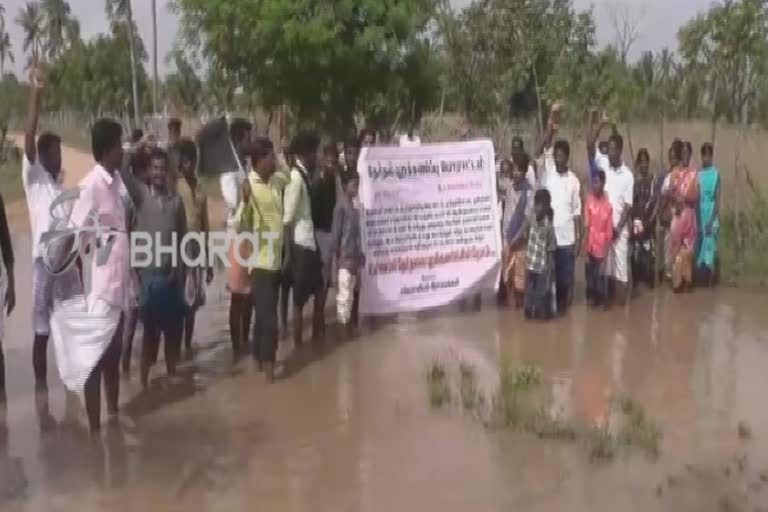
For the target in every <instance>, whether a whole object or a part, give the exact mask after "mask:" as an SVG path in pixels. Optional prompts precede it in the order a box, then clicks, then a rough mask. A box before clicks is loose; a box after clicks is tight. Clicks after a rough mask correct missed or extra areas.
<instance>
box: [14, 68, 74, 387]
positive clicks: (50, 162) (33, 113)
mask: <svg viewBox="0 0 768 512" xmlns="http://www.w3.org/2000/svg"><path fill="white" fill-rule="evenodd" d="M31 82H32V95H31V97H30V100H29V103H30V105H29V118H28V119H27V129H26V133H25V135H24V162H23V165H22V169H21V172H22V175H21V177H22V183H23V185H24V195H25V196H26V198H27V207H28V209H29V225H30V228H31V230H32V259H33V264H32V328H33V329H34V340H33V344H32V364H33V367H34V371H35V387H36V390H37V391H38V392H43V394H45V392H46V391H47V390H48V380H47V375H48V361H47V353H48V336H49V332H50V325H49V324H50V316H51V309H52V307H53V305H52V303H51V298H52V295H53V292H52V286H53V276H51V275H50V274H49V273H48V272H47V271H46V270H45V268H44V265H43V258H42V253H41V248H40V237H41V236H42V234H43V233H45V232H46V231H47V230H48V228H49V227H50V224H51V211H50V210H51V203H52V202H53V200H54V199H56V198H57V197H58V196H59V194H61V193H62V192H63V191H64V188H63V186H62V173H61V139H60V138H59V136H58V135H56V134H54V133H50V132H44V133H42V134H40V137H37V122H38V116H39V112H40V103H41V102H42V95H43V89H44V87H45V83H44V78H43V74H42V71H41V70H40V69H38V68H35V69H34V70H33V72H32V79H31ZM58 216H59V217H65V215H63V212H62V211H61V210H59V211H58Z"/></svg>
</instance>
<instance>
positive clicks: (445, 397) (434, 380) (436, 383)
mask: <svg viewBox="0 0 768 512" xmlns="http://www.w3.org/2000/svg"><path fill="white" fill-rule="evenodd" d="M427 391H428V393H429V403H430V405H432V408H434V409H439V408H441V407H443V406H444V405H448V404H450V403H451V388H450V386H449V385H448V374H447V373H446V371H445V368H444V367H443V365H442V364H440V363H439V362H438V361H435V362H433V363H432V366H431V367H430V368H429V370H428V371H427Z"/></svg>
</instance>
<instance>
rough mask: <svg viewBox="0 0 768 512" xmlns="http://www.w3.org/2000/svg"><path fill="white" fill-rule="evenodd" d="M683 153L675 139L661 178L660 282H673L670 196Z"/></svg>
mask: <svg viewBox="0 0 768 512" xmlns="http://www.w3.org/2000/svg"><path fill="white" fill-rule="evenodd" d="M682 152H683V143H682V141H680V140H679V139H675V140H674V141H673V142H672V145H671V146H670V147H669V153H668V158H669V170H667V171H666V172H664V174H663V176H660V177H659V179H660V184H657V185H658V186H659V190H660V193H659V208H658V211H657V217H658V220H659V228H660V229H659V245H660V247H661V251H660V252H659V254H660V258H661V269H660V272H659V280H660V281H663V280H665V279H666V280H667V281H671V280H672V257H671V256H670V245H671V232H670V228H671V224H672V206H673V205H672V198H671V195H670V182H671V181H672V176H676V175H677V172H678V168H679V166H680V158H681V155H682Z"/></svg>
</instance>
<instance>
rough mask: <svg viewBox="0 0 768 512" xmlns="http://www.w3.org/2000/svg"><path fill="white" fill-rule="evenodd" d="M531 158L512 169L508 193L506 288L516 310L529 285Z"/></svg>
mask: <svg viewBox="0 0 768 512" xmlns="http://www.w3.org/2000/svg"><path fill="white" fill-rule="evenodd" d="M529 161H530V158H529V157H528V155H526V154H523V155H522V156H518V161H517V163H515V164H514V165H513V166H512V185H511V186H510V187H509V188H508V189H507V199H506V201H505V203H506V208H505V210H504V228H503V231H502V235H503V237H504V242H505V248H506V251H505V254H506V258H505V260H504V273H503V279H504V285H505V286H506V287H507V289H508V290H509V296H511V297H514V304H515V309H521V308H522V307H523V301H524V297H525V284H526V272H527V268H526V262H525V257H526V252H527V250H528V231H529V229H530V221H531V213H532V212H533V194H534V191H533V187H532V186H531V185H530V183H529V182H528V180H527V176H526V171H527V169H528V166H529Z"/></svg>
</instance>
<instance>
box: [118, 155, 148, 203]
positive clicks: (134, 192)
mask: <svg viewBox="0 0 768 512" xmlns="http://www.w3.org/2000/svg"><path fill="white" fill-rule="evenodd" d="M142 150H143V146H137V147H136V148H134V149H132V150H130V151H129V152H126V157H125V158H123V165H122V166H120V179H122V180H123V185H125V189H126V190H127V191H128V195H129V196H131V201H133V204H134V205H136V206H137V207H138V206H139V205H141V203H142V201H143V200H144V184H143V183H141V182H140V181H139V180H138V179H137V178H136V176H134V175H133V170H132V161H133V155H134V154H135V153H136V152H137V151H142Z"/></svg>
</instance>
